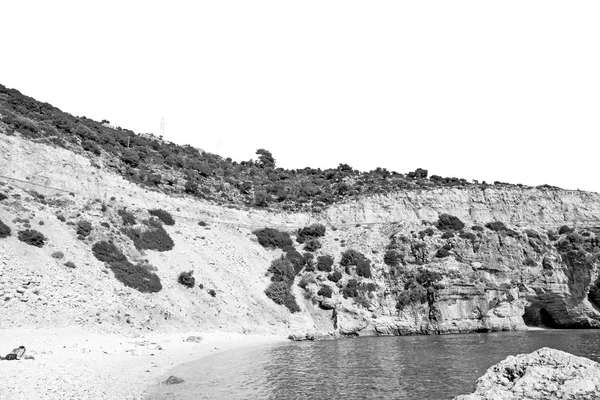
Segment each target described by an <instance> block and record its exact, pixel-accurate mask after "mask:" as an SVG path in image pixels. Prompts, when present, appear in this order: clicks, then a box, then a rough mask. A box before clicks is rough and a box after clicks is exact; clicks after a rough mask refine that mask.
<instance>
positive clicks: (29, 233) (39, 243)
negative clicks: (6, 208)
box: [17, 229, 46, 247]
mask: <svg viewBox="0 0 600 400" xmlns="http://www.w3.org/2000/svg"><path fill="white" fill-rule="evenodd" d="M17 237H18V238H19V240H20V241H21V242H24V243H27V244H29V245H31V246H35V247H44V244H46V237H45V236H44V235H43V234H42V233H41V232H38V231H36V230H34V229H25V230H24V231H19V232H18V233H17Z"/></svg>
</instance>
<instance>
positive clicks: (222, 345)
mask: <svg viewBox="0 0 600 400" xmlns="http://www.w3.org/2000/svg"><path fill="white" fill-rule="evenodd" d="M190 336H199V337H201V338H202V340H200V341H199V342H195V341H186V339H188V338H189V337H190ZM285 341H287V339H285V338H283V337H281V336H272V335H242V334H237V333H226V332H188V333H169V334H149V335H144V336H140V337H137V338H134V337H126V336H122V335H106V334H98V333H93V332H89V331H85V330H81V329H79V328H73V329H51V330H43V329H10V330H3V331H0V354H2V355H3V356H5V355H6V353H9V352H10V351H11V350H12V349H13V348H15V347H18V346H20V345H23V346H25V347H26V348H27V352H26V355H31V356H33V357H34V358H35V359H34V360H28V359H22V360H18V361H0V377H1V378H2V385H0V399H2V400H4V399H6V400H8V399H10V400H19V399H143V398H144V393H145V390H146V389H147V388H149V387H152V386H153V385H157V384H159V383H160V382H161V381H163V380H164V379H166V378H167V377H168V376H167V374H168V372H169V370H171V369H172V368H173V367H175V366H176V365H178V364H182V363H185V362H188V361H192V360H196V359H200V358H202V357H204V356H207V355H211V354H215V353H218V352H222V351H226V350H232V349H236V348H241V347H247V346H255V345H261V344H272V343H281V342H285Z"/></svg>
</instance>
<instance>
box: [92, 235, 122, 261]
mask: <svg viewBox="0 0 600 400" xmlns="http://www.w3.org/2000/svg"><path fill="white" fill-rule="evenodd" d="M92 253H93V254H94V257H96V258H97V259H98V260H99V261H103V262H106V263H112V262H119V261H125V260H127V257H125V255H124V254H123V253H122V252H121V251H120V250H119V249H118V248H117V246H115V245H114V244H113V243H110V242H107V241H104V240H103V241H100V242H97V243H95V244H94V245H93V246H92Z"/></svg>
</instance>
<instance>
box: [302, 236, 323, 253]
mask: <svg viewBox="0 0 600 400" xmlns="http://www.w3.org/2000/svg"><path fill="white" fill-rule="evenodd" d="M320 248H321V242H319V240H317V239H310V240H308V241H307V242H306V243H304V250H306V251H317V250H319V249H320Z"/></svg>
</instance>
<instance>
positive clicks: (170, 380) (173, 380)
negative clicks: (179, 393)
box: [163, 375, 183, 385]
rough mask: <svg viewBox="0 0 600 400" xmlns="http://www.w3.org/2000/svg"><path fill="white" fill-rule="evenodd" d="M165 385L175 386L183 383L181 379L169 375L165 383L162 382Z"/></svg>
mask: <svg viewBox="0 0 600 400" xmlns="http://www.w3.org/2000/svg"><path fill="white" fill-rule="evenodd" d="M163 383H164V384H165V385H176V384H178V383H183V379H181V378H178V377H176V376H174V375H171V376H170V377H168V378H167V380H166V381H164V382H163Z"/></svg>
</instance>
